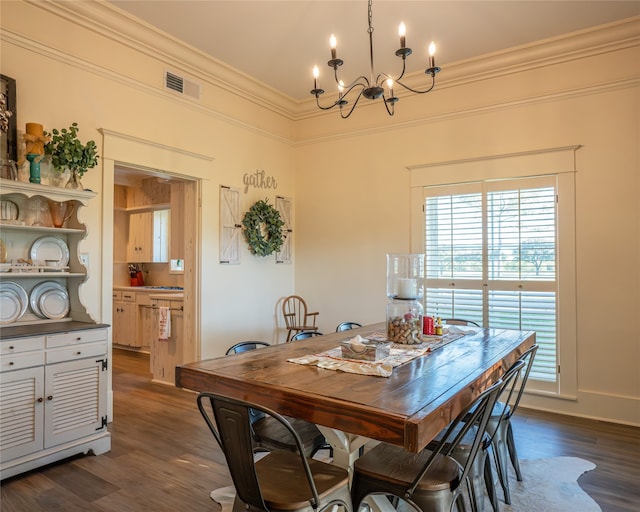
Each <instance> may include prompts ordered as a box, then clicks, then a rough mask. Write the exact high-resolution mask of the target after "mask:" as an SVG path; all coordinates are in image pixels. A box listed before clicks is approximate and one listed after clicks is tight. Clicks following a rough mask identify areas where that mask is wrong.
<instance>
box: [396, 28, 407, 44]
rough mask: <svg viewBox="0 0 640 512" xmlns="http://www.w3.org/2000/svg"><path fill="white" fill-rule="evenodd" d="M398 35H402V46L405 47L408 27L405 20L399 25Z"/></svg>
mask: <svg viewBox="0 0 640 512" xmlns="http://www.w3.org/2000/svg"><path fill="white" fill-rule="evenodd" d="M398 35H399V36H400V48H404V47H405V46H406V45H407V39H406V35H407V27H406V26H405V24H404V22H401V23H400V26H399V27H398Z"/></svg>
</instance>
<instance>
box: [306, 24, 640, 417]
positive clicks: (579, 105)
mask: <svg viewBox="0 0 640 512" xmlns="http://www.w3.org/2000/svg"><path fill="white" fill-rule="evenodd" d="M634 27H635V28H633V29H632V28H631V27H627V28H628V29H629V32H630V33H631V34H632V35H633V34H635V39H634V41H635V42H634V43H633V44H625V45H618V44H617V43H613V42H612V43H611V44H610V46H609V47H608V48H606V49H604V48H600V49H599V51H598V52H593V51H584V52H583V53H582V54H581V55H576V53H575V52H574V53H572V57H571V58H570V59H567V58H566V56H564V55H563V56H560V55H561V52H562V48H558V49H557V51H559V52H560V53H559V54H558V56H556V57H554V58H548V59H547V60H546V61H541V63H538V62H536V61H535V60H532V61H531V62H530V66H531V68H532V69H528V67H524V68H523V69H522V70H518V71H516V72H512V73H506V74H501V73H496V76H495V78H489V79H488V78H486V77H485V78H484V79H483V80H478V81H473V80H470V81H469V83H465V84H460V83H452V82H453V80H451V81H449V82H447V80H444V81H443V84H442V87H440V88H436V91H434V92H432V93H430V94H429V95H428V97H417V98H416V97H412V98H404V99H402V100H401V101H400V102H399V103H398V104H397V105H396V109H397V111H398V113H397V114H396V117H394V118H393V119H389V118H388V117H387V115H386V113H385V112H384V109H383V108H382V107H381V106H380V105H377V107H375V110H374V107H373V106H372V107H367V108H364V109H362V111H361V112H356V113H354V116H359V115H360V116H362V118H364V119H365V121H360V125H362V124H366V122H368V123H369V125H371V124H374V125H376V126H374V128H373V129H370V128H369V129H364V128H362V129H361V126H360V125H355V128H354V129H353V131H351V132H349V127H350V126H349V125H348V123H350V122H351V119H349V121H346V122H345V121H342V120H340V119H339V118H338V119H337V120H336V119H335V118H336V117H338V116H337V114H335V113H334V120H330V119H327V118H326V117H323V118H321V119H309V120H305V121H301V122H300V123H299V125H298V129H299V133H301V134H303V138H304V139H305V140H303V141H302V142H301V143H300V147H299V148H298V149H297V151H296V152H297V156H296V169H297V181H296V202H297V205H298V208H297V215H296V231H297V243H298V245H297V251H298V259H297V267H296V290H297V292H299V293H300V294H302V295H304V296H305V297H306V298H307V299H308V300H309V302H310V303H311V304H312V307H313V308H314V309H317V310H319V311H320V312H321V314H320V329H321V330H331V329H332V328H334V326H335V325H337V324H338V323H339V322H341V321H345V320H350V321H357V322H361V323H369V322H374V321H383V320H384V318H385V304H386V302H387V300H386V296H385V254H386V253H389V252H409V251H410V249H411V246H412V240H411V234H410V219H411V210H410V208H411V203H410V199H409V190H410V186H411V173H412V172H416V171H410V170H408V169H407V167H412V166H420V165H427V164H432V163H438V162H447V161H455V160H464V159H474V158H480V157H491V156H492V155H502V154H509V153H517V152H522V151H536V150H542V149H546V148H556V147H564V146H571V145H582V146H583V147H582V148H581V149H579V150H578V151H577V153H576V154H577V162H576V171H577V172H576V218H577V221H576V237H577V248H576V249H577V257H576V261H575V269H576V275H577V354H576V357H577V360H576V365H577V388H578V393H577V399H576V400H558V399H549V398H545V397H541V396H534V397H527V399H526V403H527V404H529V405H531V406H535V407H539V408H545V409H550V410H555V411H559V412H566V413H570V414H575V415H582V416H589V417H595V418H603V419H613V420H615V421H621V422H626V423H631V424H640V333H639V332H638V329H637V326H636V323H637V322H636V317H637V316H638V313H640V294H639V292H638V290H639V289H640V265H639V264H640V201H638V199H637V198H638V194H639V193H640V149H639V148H640V129H639V125H640V64H639V63H640V46H639V40H638V39H639V38H638V34H639V33H640V32H639V29H638V27H640V25H639V24H638V21H637V20H636V22H635V25H634ZM598 37H600V36H598ZM600 42H602V41H601V39H600ZM542 62H543V63H542ZM486 63H487V66H488V67H489V68H490V67H491V64H492V63H491V59H487V60H486ZM594 70H598V72H595V73H594ZM443 74H444V72H443ZM430 109H431V111H430V112H429V110H430ZM400 112H402V116H403V117H402V118H401V119H397V117H398V114H399V113H400ZM420 120H422V121H420ZM383 123H385V124H384V125H383ZM332 130H333V131H334V132H335V130H339V131H341V132H342V133H341V135H340V136H339V137H334V136H332V135H330V132H331V131H332ZM484 177H486V176H482V175H478V176H477V178H478V179H482V178H484ZM455 180H456V177H455V176H452V177H451V181H452V182H455ZM561 278H562V276H561Z"/></svg>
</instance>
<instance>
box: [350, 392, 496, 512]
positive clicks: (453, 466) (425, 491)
mask: <svg viewBox="0 0 640 512" xmlns="http://www.w3.org/2000/svg"><path fill="white" fill-rule="evenodd" d="M501 386H502V381H501V380H499V381H498V382H496V383H495V384H494V385H492V386H490V387H489V388H488V389H487V390H485V391H484V392H482V393H480V394H479V395H478V396H477V397H476V398H475V399H474V400H472V401H471V403H470V404H469V405H468V406H467V407H465V408H464V409H463V410H462V412H461V413H460V414H459V415H458V416H457V417H456V419H455V420H454V421H452V422H451V423H450V425H449V427H448V428H447V430H446V432H445V433H444V434H443V435H442V437H441V439H440V441H439V442H438V443H437V446H436V447H435V448H434V450H428V449H425V450H422V451H421V452H420V453H410V452H407V451H405V450H404V449H402V448H400V447H398V446H394V445H390V444H387V443H380V444H378V445H377V446H375V447H374V448H372V449H371V450H370V451H368V452H366V453H365V454H364V455H363V456H362V457H360V458H359V459H357V460H356V462H355V465H354V470H353V483H352V492H351V495H352V501H353V503H354V506H355V507H356V509H359V507H360V505H361V504H362V503H363V501H364V500H367V499H369V498H371V497H375V496H378V497H383V498H386V499H388V500H390V501H391V502H396V501H400V502H404V503H406V504H407V505H408V506H409V507H411V508H414V509H415V510H420V511H423V512H428V511H438V512H441V511H442V512H444V511H446V512H450V511H451V510H452V509H453V507H454V506H456V507H458V509H460V510H464V495H463V493H464V489H465V487H466V489H467V492H468V493H469V494H470V495H471V493H472V492H473V490H472V489H471V485H470V480H469V479H468V478H467V477H468V476H469V473H470V471H471V468H472V467H473V464H474V462H475V459H476V455H477V453H478V451H479V450H480V449H481V448H482V442H483V440H484V438H485V433H486V427H487V423H488V421H489V417H490V415H491V411H492V410H493V406H494V404H495V401H496V398H497V396H498V393H499V391H500V388H501ZM463 418H466V419H469V420H470V421H466V422H463V421H462V420H463ZM468 434H469V435H470V436H471V437H472V442H471V444H470V449H469V452H468V456H467V460H466V461H465V463H464V464H460V463H459V462H458V461H457V460H456V459H454V458H453V457H452V456H451V454H452V453H453V451H454V450H455V449H456V447H457V446H458V444H459V443H461V442H462V440H463V439H464V438H465V436H467V435H468ZM397 509H400V507H398V508H397Z"/></svg>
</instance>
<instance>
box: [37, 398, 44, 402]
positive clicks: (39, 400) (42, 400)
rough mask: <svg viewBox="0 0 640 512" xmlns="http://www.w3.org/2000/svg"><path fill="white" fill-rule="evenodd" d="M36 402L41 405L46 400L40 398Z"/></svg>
mask: <svg viewBox="0 0 640 512" xmlns="http://www.w3.org/2000/svg"><path fill="white" fill-rule="evenodd" d="M36 402H38V403H39V404H41V403H42V402H44V399H43V398H42V397H40V398H38V399H37V400H36Z"/></svg>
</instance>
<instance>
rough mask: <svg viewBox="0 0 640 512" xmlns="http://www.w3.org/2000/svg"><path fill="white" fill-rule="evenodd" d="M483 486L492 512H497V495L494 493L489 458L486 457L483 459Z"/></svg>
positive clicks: (494, 488)
mask: <svg viewBox="0 0 640 512" xmlns="http://www.w3.org/2000/svg"><path fill="white" fill-rule="evenodd" d="M484 485H485V487H486V488H487V495H488V496H489V501H490V502H491V508H493V511H494V512H498V511H499V510H500V508H499V504H498V493H496V486H495V483H494V482H493V470H492V469H491V458H490V457H488V456H487V457H485V459H484Z"/></svg>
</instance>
